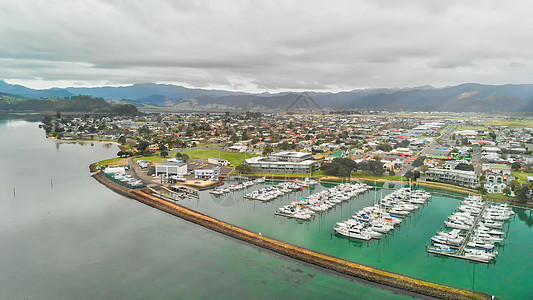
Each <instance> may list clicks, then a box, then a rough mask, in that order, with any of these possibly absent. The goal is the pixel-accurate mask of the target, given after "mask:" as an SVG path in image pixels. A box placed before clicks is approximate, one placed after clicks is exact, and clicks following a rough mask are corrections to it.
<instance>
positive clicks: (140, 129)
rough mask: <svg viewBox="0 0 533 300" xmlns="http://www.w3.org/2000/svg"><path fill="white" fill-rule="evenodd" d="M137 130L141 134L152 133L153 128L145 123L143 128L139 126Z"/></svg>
mask: <svg viewBox="0 0 533 300" xmlns="http://www.w3.org/2000/svg"><path fill="white" fill-rule="evenodd" d="M137 132H139V134H150V133H152V130H150V128H148V126H146V125H144V126H142V127H141V128H139V129H138V130H137Z"/></svg>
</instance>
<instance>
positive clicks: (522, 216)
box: [514, 208, 533, 228]
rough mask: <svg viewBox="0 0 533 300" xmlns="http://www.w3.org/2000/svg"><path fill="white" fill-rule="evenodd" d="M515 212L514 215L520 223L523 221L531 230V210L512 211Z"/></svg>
mask: <svg viewBox="0 0 533 300" xmlns="http://www.w3.org/2000/svg"><path fill="white" fill-rule="evenodd" d="M514 211H515V212H516V215H517V216H518V219H519V220H520V221H523V222H524V223H526V225H527V227H529V228H531V226H533V216H531V210H530V209H527V210H526V209H521V208H518V209H514Z"/></svg>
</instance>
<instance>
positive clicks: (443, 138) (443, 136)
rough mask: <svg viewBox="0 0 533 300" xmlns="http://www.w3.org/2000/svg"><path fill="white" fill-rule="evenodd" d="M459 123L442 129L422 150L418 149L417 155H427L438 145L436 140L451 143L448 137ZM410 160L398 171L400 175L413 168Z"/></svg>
mask: <svg viewBox="0 0 533 300" xmlns="http://www.w3.org/2000/svg"><path fill="white" fill-rule="evenodd" d="M458 126H459V125H450V127H448V129H446V131H444V133H443V134H441V135H440V136H439V137H438V138H436V139H434V140H432V141H431V142H430V143H429V144H428V145H427V146H426V147H425V148H424V149H422V151H420V152H419V153H418V155H417V156H416V157H418V156H428V155H429V154H430V153H431V151H433V150H434V149H435V148H436V147H437V146H439V145H440V143H439V142H438V140H440V141H441V143H442V144H451V139H450V137H451V136H452V133H453V132H454V131H455V130H456V129H457V127H458ZM412 163H413V162H412V161H411V162H407V163H406V164H405V165H404V166H403V168H402V170H401V171H400V172H399V173H398V175H400V176H405V174H406V173H407V172H409V171H411V170H413V169H414V167H413V165H412Z"/></svg>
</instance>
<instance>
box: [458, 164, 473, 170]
mask: <svg viewBox="0 0 533 300" xmlns="http://www.w3.org/2000/svg"><path fill="white" fill-rule="evenodd" d="M455 169H456V170H461V171H474V166H473V165H471V164H465V163H460V164H458V165H457V166H455Z"/></svg>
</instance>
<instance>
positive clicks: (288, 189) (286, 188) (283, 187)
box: [244, 178, 316, 201]
mask: <svg viewBox="0 0 533 300" xmlns="http://www.w3.org/2000/svg"><path fill="white" fill-rule="evenodd" d="M306 179H307V178H306ZM306 181H307V182H311V185H315V184H316V181H314V180H313V181H310V180H308V179H307V180H306ZM299 183H300V181H286V182H281V183H279V184H277V185H275V186H274V185H273V186H267V187H264V188H262V189H259V190H255V191H252V192H250V193H247V194H245V195H244V198H246V199H250V200H258V201H270V200H273V199H276V198H278V197H280V196H283V195H286V194H289V193H292V192H294V191H301V190H302V185H301V184H299ZM306 187H309V184H307V185H306Z"/></svg>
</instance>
